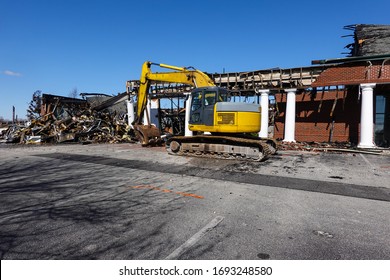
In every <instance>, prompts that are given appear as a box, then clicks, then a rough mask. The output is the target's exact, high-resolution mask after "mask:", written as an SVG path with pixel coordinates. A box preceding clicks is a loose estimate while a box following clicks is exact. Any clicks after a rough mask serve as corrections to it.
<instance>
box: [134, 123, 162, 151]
mask: <svg viewBox="0 0 390 280" xmlns="http://www.w3.org/2000/svg"><path fill="white" fill-rule="evenodd" d="M134 132H135V135H136V136H137V138H138V140H139V141H140V142H141V144H142V146H143V147H146V146H155V145H161V144H162V143H163V142H164V141H163V139H161V134H160V130H159V129H158V128H157V127H156V126H154V125H140V124H136V125H134Z"/></svg>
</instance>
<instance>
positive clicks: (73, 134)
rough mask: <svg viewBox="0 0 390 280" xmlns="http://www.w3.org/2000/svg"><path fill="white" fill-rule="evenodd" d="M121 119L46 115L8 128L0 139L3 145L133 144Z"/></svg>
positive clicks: (111, 115)
mask: <svg viewBox="0 0 390 280" xmlns="http://www.w3.org/2000/svg"><path fill="white" fill-rule="evenodd" d="M129 132H130V126H129V125H128V124H127V123H126V118H125V117H120V116H119V115H117V114H115V113H108V112H97V111H92V110H85V111H83V112H81V113H78V114H76V115H74V116H70V117H67V118H64V119H57V118H56V117H55V116H54V114H52V113H50V114H47V115H45V116H43V117H40V118H38V119H33V120H31V121H30V122H28V123H26V124H25V125H11V126H9V128H8V130H7V131H6V132H5V135H4V136H3V138H4V139H5V142H7V143H62V142H80V143H123V142H134V141H133V139H132V137H131V135H130V134H129Z"/></svg>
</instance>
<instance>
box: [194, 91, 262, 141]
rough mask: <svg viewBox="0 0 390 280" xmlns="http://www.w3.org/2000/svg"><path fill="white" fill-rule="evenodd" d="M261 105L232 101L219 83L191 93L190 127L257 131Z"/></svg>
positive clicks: (201, 129)
mask: <svg viewBox="0 0 390 280" xmlns="http://www.w3.org/2000/svg"><path fill="white" fill-rule="evenodd" d="M260 110H261V109H260V107H259V105H258V104H249V103H245V102H231V94H230V92H229V91H228V90H226V89H224V88H220V87H217V86H212V87H201V88H196V89H194V90H193V91H192V93H191V112H190V120H189V129H190V130H192V131H197V132H214V133H225V134H232V133H255V132H258V131H259V130H260Z"/></svg>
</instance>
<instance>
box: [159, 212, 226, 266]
mask: <svg viewBox="0 0 390 280" xmlns="http://www.w3.org/2000/svg"><path fill="white" fill-rule="evenodd" d="M222 220H223V217H222V216H217V217H215V218H214V219H212V220H211V221H210V222H209V223H208V224H207V225H206V226H205V227H203V228H202V229H201V230H200V231H198V232H197V233H195V234H194V235H193V236H192V237H191V238H190V239H188V240H187V241H186V242H185V243H183V244H182V245H181V246H180V247H178V248H177V249H176V250H175V251H173V252H172V253H171V254H169V255H168V256H167V257H166V258H165V259H166V260H177V259H178V258H180V256H181V255H183V254H184V253H185V252H186V251H188V249H190V248H191V247H192V246H194V245H195V244H196V243H197V242H198V241H199V240H200V239H201V238H202V237H203V236H205V235H206V233H207V232H209V231H210V230H211V229H213V228H215V227H216V226H217V225H218V224H219V223H220V222H222Z"/></svg>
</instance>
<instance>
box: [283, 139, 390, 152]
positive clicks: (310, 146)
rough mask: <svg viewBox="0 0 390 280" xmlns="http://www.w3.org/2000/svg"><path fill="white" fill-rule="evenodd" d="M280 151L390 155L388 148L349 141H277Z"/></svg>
mask: <svg viewBox="0 0 390 280" xmlns="http://www.w3.org/2000/svg"><path fill="white" fill-rule="evenodd" d="M278 150H280V151H308V152H347V153H365V154H375V155H390V149H389V148H380V147H376V148H371V149H362V148H358V147H357V146H356V145H355V144H353V143H351V142H282V141H281V142H279V143H278Z"/></svg>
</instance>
